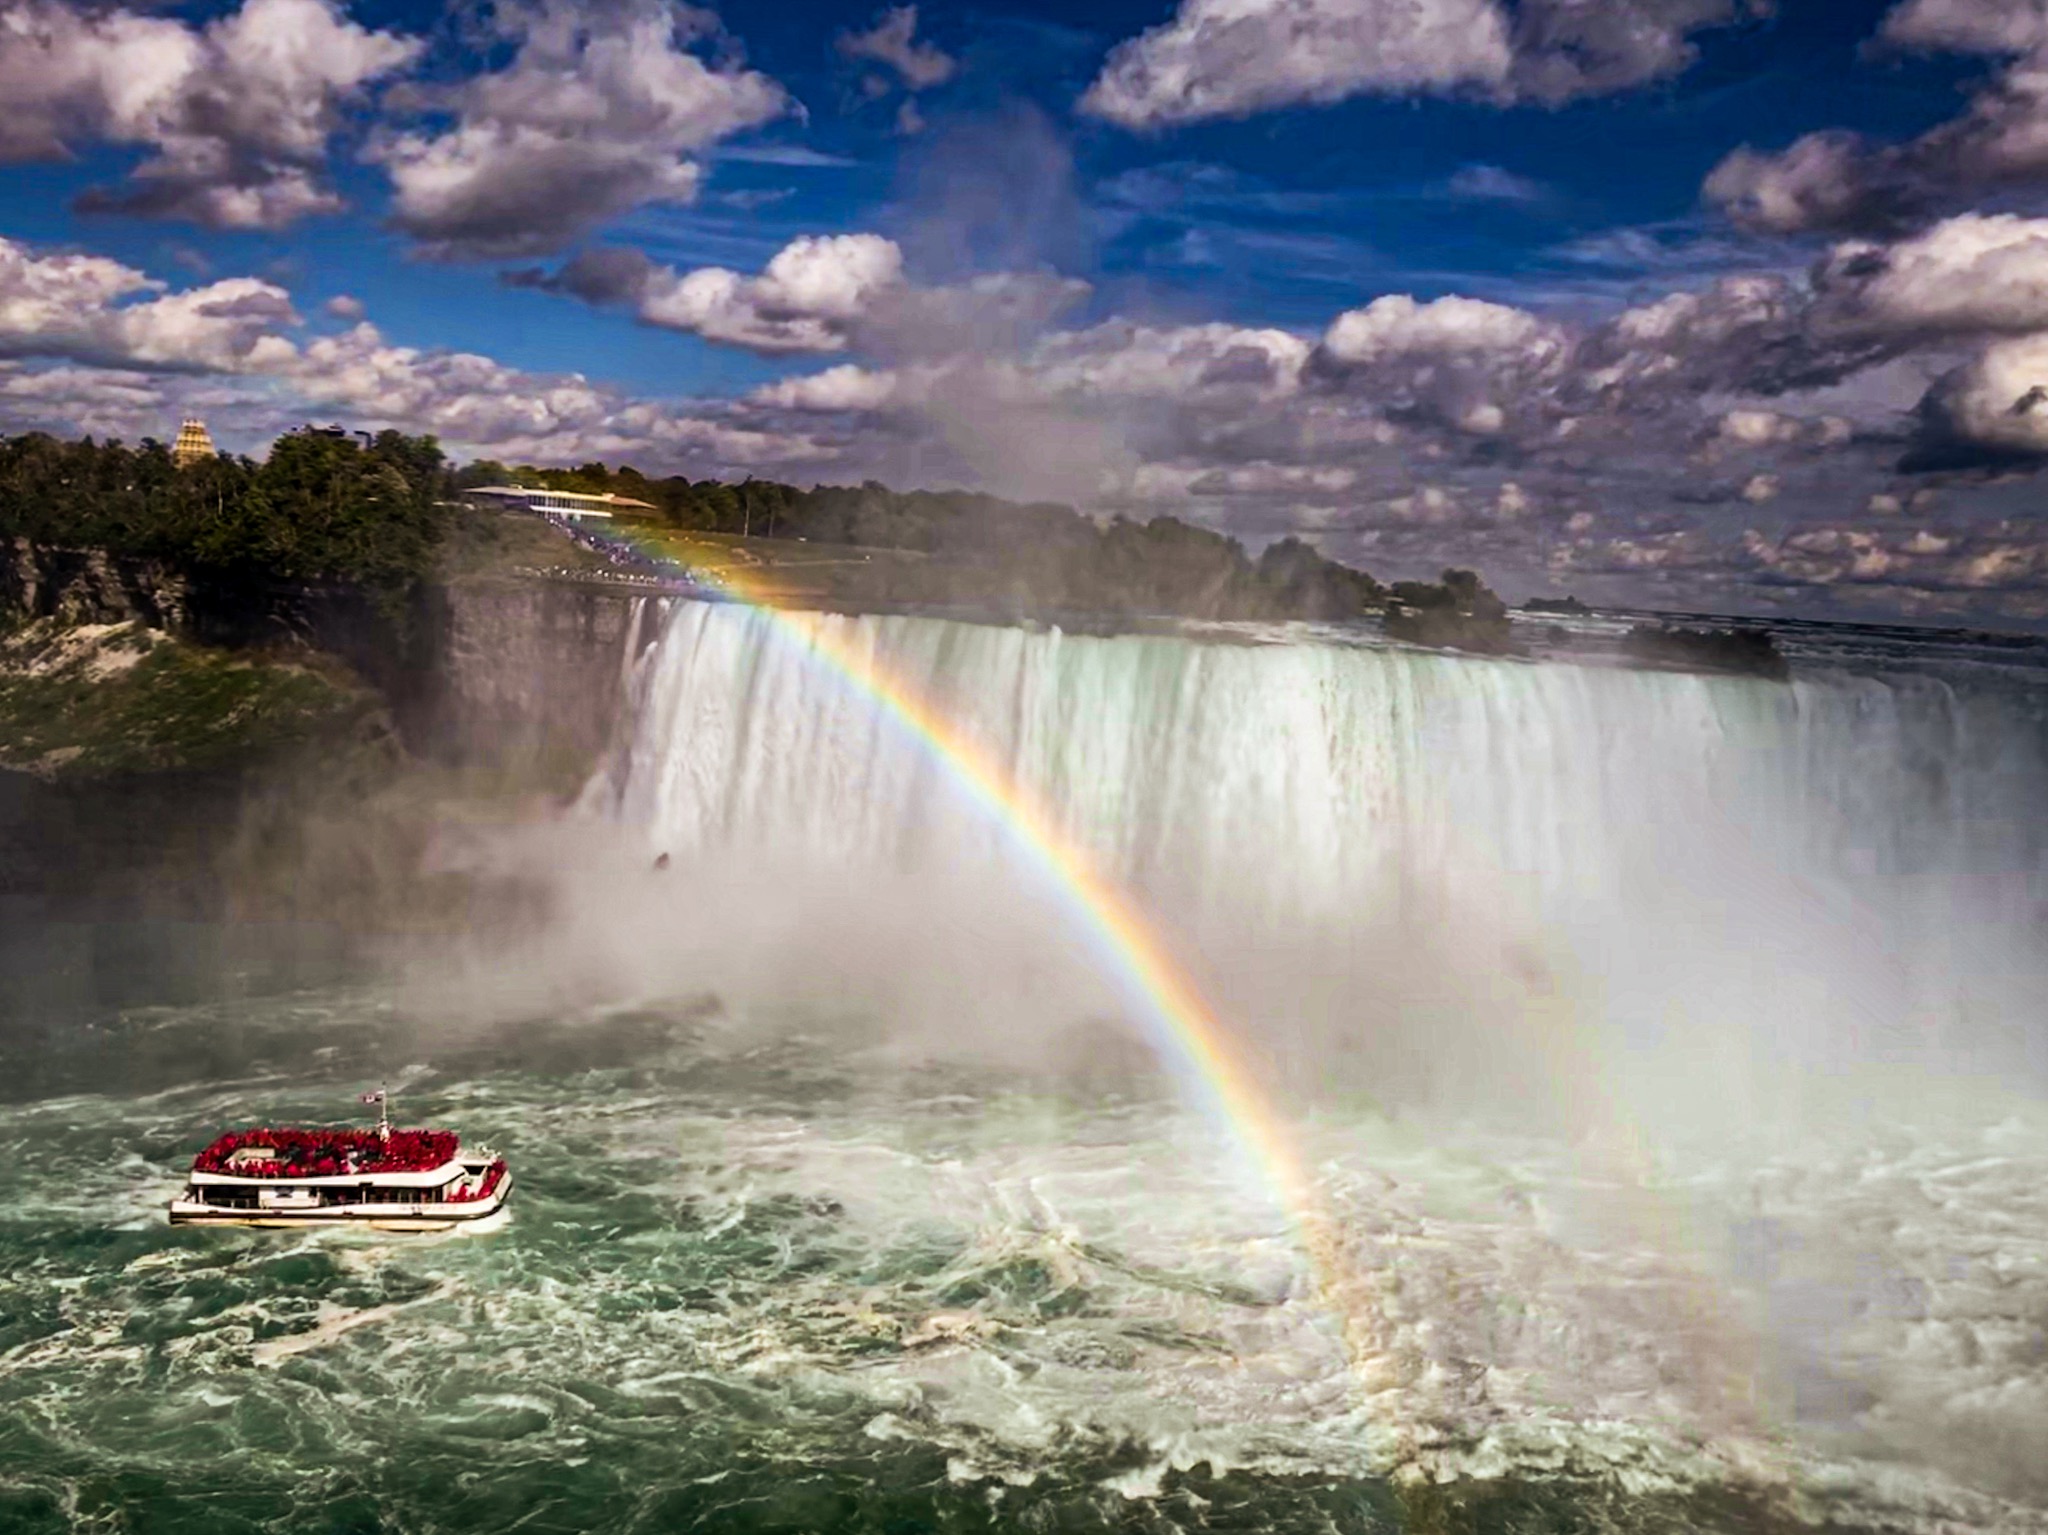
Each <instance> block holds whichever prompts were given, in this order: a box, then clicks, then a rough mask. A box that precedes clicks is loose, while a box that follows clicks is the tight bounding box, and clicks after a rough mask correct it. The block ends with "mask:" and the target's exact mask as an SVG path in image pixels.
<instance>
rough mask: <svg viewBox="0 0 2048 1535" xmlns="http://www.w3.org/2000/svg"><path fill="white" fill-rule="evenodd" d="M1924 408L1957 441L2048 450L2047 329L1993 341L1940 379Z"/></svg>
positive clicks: (2030, 451) (1999, 448)
mask: <svg viewBox="0 0 2048 1535" xmlns="http://www.w3.org/2000/svg"><path fill="white" fill-rule="evenodd" d="M1925 409H1926V411H1927V412H1928V414H1929V416H1930V418H1931V419H1932V420H1933V421H1934V422H1935V423H1936V424H1937V425H1938V427H1939V429H1940V430H1941V431H1942V432H1944V433H1945V434H1947V435H1948V436H1950V437H1952V438H1954V439H1955V440H1956V441H1958V442H1961V443H1965V444H1968V445H1970V446H1972V447H1977V448H1985V449H1989V450H1991V451H1993V452H2009V453H2022V454H2040V453H2048V334H2042V335H2034V336H2019V337H2015V338H2013V339H2011V340H2007V341H1997V342H1993V343H1992V344H1991V345H1990V346H1987V347H1985V348H1984V350H1983V351H1981V352H1980V353H1978V354H1977V356H1976V357H1974V358H1973V359H1971V361H1969V362H1968V363H1966V364H1964V365H1963V366H1962V367H1960V368H1958V369H1956V370H1955V371H1954V372H1953V373H1951V374H1949V375H1948V376H1947V377H1945V378H1943V379H1942V380H1941V381H1940V382H1939V383H1937V384H1936V385H1935V386H1934V388H1933V389H1932V390H1931V391H1929V393H1928V397H1927V401H1926V406H1925Z"/></svg>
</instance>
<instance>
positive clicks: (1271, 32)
mask: <svg viewBox="0 0 2048 1535" xmlns="http://www.w3.org/2000/svg"><path fill="white" fill-rule="evenodd" d="M1750 9H1752V8H1751V7H1749V6H1746V5H1739V4H1737V3H1736V0H1604V3H1602V4H1598V5H1587V4H1584V3H1581V0H1523V3H1522V4H1521V5H1520V6H1518V7H1516V8H1515V9H1514V11H1513V12H1512V13H1510V11H1509V8H1508V7H1507V6H1506V5H1504V4H1502V3H1501V0H1182V4H1181V6H1180V8H1179V9H1178V10H1177V11H1176V12H1175V13H1174V15H1173V17H1172V19H1171V20H1169V21H1167V22H1166V23H1164V24H1163V25H1161V26H1158V27H1154V28H1152V29H1151V30H1150V31H1148V32H1144V33H1141V34H1140V35H1138V36H1137V37H1134V38H1131V39H1128V40H1127V41H1125V42H1123V43H1120V44H1118V45H1117V47H1116V48H1115V49H1113V50H1112V51H1111V53H1110V55H1109V58H1108V60H1107V61H1106V62H1105V63H1104V65H1103V68H1102V72H1101V73H1100V74H1099V75H1097V76H1096V78H1095V81H1094V83H1093V84H1092V85H1090V86H1089V88H1088V91H1087V93H1086V94H1085V95H1084V96H1083V97H1082V98H1081V109H1082V110H1083V111H1085V112H1089V113H1092V114H1094V115H1095V116H1097V117H1102V118H1106V119H1108V120H1109V121H1111V122H1116V123H1120V124H1122V125H1123V126H1125V127H1127V128H1134V129H1155V128H1164V127H1170V126H1173V125H1176V124H1180V123H1188V122H1195V121H1198V120H1201V119H1204V118H1214V117H1246V116H1249V115H1251V114H1252V113H1254V112H1262V111H1269V110H1273V109H1275V108H1280V107H1289V106H1300V105H1311V104H1321V103H1328V102H1334V101H1341V100H1344V99H1345V98H1347V97H1350V96H1359V95H1397V96H1398V95H1424V94H1437V95H1444V94H1467V95H1475V96H1480V97H1483V98H1486V99H1490V100H1493V101H1496V102H1500V103H1503V104H1505V103H1508V102H1515V101H1531V102H1541V103H1545V104H1551V105H1555V104H1558V103H1562V102H1565V101H1570V100H1574V99H1576V98H1579V97H1583V96H1594V95H1602V94H1606V93H1608V92H1612V91H1618V90H1626V89H1628V88H1630V87H1632V86H1636V85H1641V84H1643V83H1644V82H1646V81H1650V80H1657V79H1663V78H1666V77H1668V76H1671V75H1674V74H1676V73H1678V72H1679V71H1681V70H1683V69H1684V68H1685V67H1686V66H1687V65H1689V64H1690V63H1691V62H1692V59H1693V57H1694V53H1695V50H1694V47H1693V45H1692V43H1691V42H1690V37H1691V35H1692V34H1693V33H1694V32H1696V31H1699V30H1701V29H1702V28H1706V27H1715V26H1722V25H1726V24H1728V23H1729V22H1732V21H1735V20H1737V19H1739V18H1740V17H1741V16H1742V15H1744V14H1746V13H1748V11H1749V10H1750Z"/></svg>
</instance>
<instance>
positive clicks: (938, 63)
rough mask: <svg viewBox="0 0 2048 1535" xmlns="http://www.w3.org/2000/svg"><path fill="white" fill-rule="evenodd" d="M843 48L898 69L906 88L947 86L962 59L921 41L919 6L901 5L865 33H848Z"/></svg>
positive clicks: (848, 54)
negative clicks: (918, 25)
mask: <svg viewBox="0 0 2048 1535" xmlns="http://www.w3.org/2000/svg"><path fill="white" fill-rule="evenodd" d="M839 51H840V52H841V53H842V54H844V55H845V56H846V57H847V58H849V59H872V60H874V61H875V62H876V63H878V64H886V65H888V66H889V68H891V69H893V70H895V71H896V74H897V77H898V78H899V79H901V80H902V82H903V84H904V87H905V89H907V90H911V91H924V90H930V89H931V88H932V87H933V86H935V85H944V84H945V83H946V82H947V81H948V80H950V79H952V78H953V75H954V72H955V71H956V70H957V69H959V67H960V66H959V62H958V61H957V60H956V59H954V58H953V57H952V55H950V54H948V53H946V52H945V51H944V50H942V49H940V48H938V47H936V46H934V45H933V44H931V43H929V42H923V43H921V42H919V41H917V7H916V6H914V5H899V6H897V7H895V8H894V9H893V10H887V11H884V12H883V13H882V14H881V16H880V17H879V18H878V19H877V20H876V22H875V24H874V26H872V27H870V28H869V29H868V30H867V31H865V32H844V33H841V34H840V37H839Z"/></svg>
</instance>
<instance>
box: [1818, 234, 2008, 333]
mask: <svg viewBox="0 0 2048 1535" xmlns="http://www.w3.org/2000/svg"><path fill="white" fill-rule="evenodd" d="M1816 282H1817V284H1818V286H1819V288H1820V290H1821V293H1822V295H1823V309H1822V318H1823V319H1824V320H1825V321H1826V322H1828V323H1832V324H1837V325H1853V326H1863V327H1869V328H1882V329H1886V330H1890V331H1893V332H1898V333H1903V334H1909V335H1910V334H1919V335H1944V334H1946V335H1970V334H1981V333H1989V332H2015V331H2032V330H2041V329H2048V219H2029V218H2020V217H2018V216H2016V215H2013V214H1976V213H1972V214H1962V215H1959V216H1957V217H1955V218H1951V219H1946V220H1944V221H1943V222H1941V223H1939V224H1937V225H1935V226H1934V227H1933V228H1931V229H1928V230H1926V231H1925V232H1923V233H1921V234H1919V235H1916V236H1914V237H1913V238H1911V239H1906V240H1899V241H1896V242H1894V243H1892V244H1889V245H1877V244H1870V243H1867V242H1852V243H1848V244H1843V245H1838V246H1836V247H1835V248H1834V250H1833V251H1832V252H1830V254H1829V256H1828V258H1827V260H1826V261H1825V262H1824V263H1823V264H1822V266H1821V268H1820V270H1819V272H1818V274H1817V277H1816Z"/></svg>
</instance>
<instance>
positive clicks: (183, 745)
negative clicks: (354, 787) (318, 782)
mask: <svg viewBox="0 0 2048 1535" xmlns="http://www.w3.org/2000/svg"><path fill="white" fill-rule="evenodd" d="M379 713H380V706H379V703H378V701H377V699H376V697H375V695H374V694H372V693H370V692H369V690H367V689H366V688H364V687H363V686H362V685H361V684H360V683H359V682H357V681H356V680H355V679H354V678H353V677H351V676H349V675H348V674H347V673H346V672H345V671H344V670H342V669H341V668H340V667H338V666H332V665H329V664H326V663H324V662H321V661H318V660H316V659H309V658H296V657H295V658H293V659H292V660H289V661H286V660H280V659H275V658H271V657H266V656H260V655H251V654H247V653H233V652H227V651H219V650H210V649H206V648H204V647H201V646H197V645H191V644H188V643H186V642H184V641H182V640H176V639H172V638H169V637H167V636H165V635H162V634H160V633H155V632H152V631H150V630H147V629H143V628H141V627H140V626H138V625H133V624H117V625H84V626H79V627H75V628H57V627H54V626H50V625H47V624H31V625H29V626H27V627H26V628H23V629H18V630H16V631H15V632H14V633H12V634H11V635H8V636H6V637H5V638H4V639H0V767H8V768H18V769H25V770H28V771H30V772H35V773H38V774H41V775H44V776H58V775H61V776H63V777H65V778H68V779H76V778H97V777H106V776H111V775H113V774H118V773H126V772H147V771H162V770H186V769H205V768H219V767H229V766H233V765H235V764H237V763H239V762H242V761H245V760H249V759H252V758H256V757H261V756H265V755H268V754H271V753H274V752H279V751H285V750H290V749H292V748H297V747H304V746H307V745H310V744H312V743H316V742H322V741H329V740H340V739H344V738H349V737H352V736H354V735H355V734H357V733H358V732H360V731H364V730H368V729H373V728H374V722H375V720H376V719H377V717H378V715H379Z"/></svg>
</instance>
